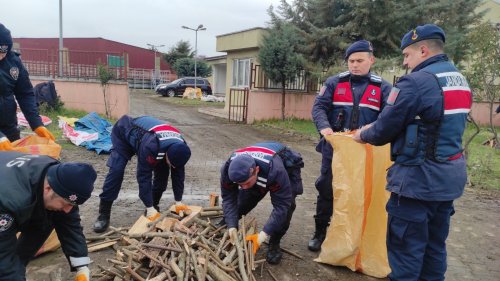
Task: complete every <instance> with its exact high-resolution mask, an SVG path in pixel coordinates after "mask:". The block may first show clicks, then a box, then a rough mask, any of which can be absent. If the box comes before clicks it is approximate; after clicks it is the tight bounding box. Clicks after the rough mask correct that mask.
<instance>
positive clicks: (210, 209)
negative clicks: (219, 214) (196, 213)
mask: <svg viewBox="0 0 500 281" xmlns="http://www.w3.org/2000/svg"><path fill="white" fill-rule="evenodd" d="M201 211H202V212H205V211H222V206H215V207H203V209H201Z"/></svg>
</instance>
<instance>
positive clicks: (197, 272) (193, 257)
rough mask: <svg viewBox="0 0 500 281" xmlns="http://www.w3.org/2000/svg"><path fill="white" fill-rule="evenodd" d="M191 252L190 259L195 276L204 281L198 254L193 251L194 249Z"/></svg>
mask: <svg viewBox="0 0 500 281" xmlns="http://www.w3.org/2000/svg"><path fill="white" fill-rule="evenodd" d="M189 251H190V257H191V261H192V265H193V268H194V274H195V275H196V279H197V280H200V281H202V276H201V269H200V266H199V265H198V260H197V257H196V252H195V251H193V250H192V249H190V250H189Z"/></svg>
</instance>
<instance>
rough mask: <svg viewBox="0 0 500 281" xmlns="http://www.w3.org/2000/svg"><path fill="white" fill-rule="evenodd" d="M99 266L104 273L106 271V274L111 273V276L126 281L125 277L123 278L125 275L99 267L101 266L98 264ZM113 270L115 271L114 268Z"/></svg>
mask: <svg viewBox="0 0 500 281" xmlns="http://www.w3.org/2000/svg"><path fill="white" fill-rule="evenodd" d="M97 266H98V267H99V268H100V269H101V270H102V271H104V272H106V273H109V274H111V275H113V276H117V277H118V278H120V279H122V280H123V279H125V277H123V275H121V274H120V273H118V272H115V271H112V270H111V269H107V268H105V267H104V266H102V265H99V264H98V265H97ZM113 269H114V268H113Z"/></svg>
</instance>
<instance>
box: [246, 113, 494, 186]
mask: <svg viewBox="0 0 500 281" xmlns="http://www.w3.org/2000/svg"><path fill="white" fill-rule="evenodd" d="M255 125H256V126H259V127H270V128H274V129H278V130H282V131H290V132H294V133H297V134H302V135H306V136H309V137H312V138H317V137H318V132H317V130H316V126H315V125H314V123H313V122H312V121H311V120H301V119H293V118H290V119H286V120H285V121H281V120H266V121H259V122H256V123H255ZM497 131H500V128H497ZM474 132H475V128H474V126H473V125H471V124H468V126H467V129H466V131H465V133H464V138H463V141H464V143H465V141H467V140H468V139H469V138H470V136H471V135H472V134H473V133H474ZM491 136H492V134H491V132H489V131H488V128H487V127H482V128H481V131H480V133H479V134H478V135H477V136H476V137H475V138H474V139H473V140H472V142H471V144H470V145H469V152H468V159H467V173H468V175H469V180H470V183H471V184H472V186H474V187H479V188H484V189H493V190H500V184H499V183H500V149H494V148H491V147H489V146H485V145H482V143H483V142H484V141H486V140H487V139H489V138H490V137H491Z"/></svg>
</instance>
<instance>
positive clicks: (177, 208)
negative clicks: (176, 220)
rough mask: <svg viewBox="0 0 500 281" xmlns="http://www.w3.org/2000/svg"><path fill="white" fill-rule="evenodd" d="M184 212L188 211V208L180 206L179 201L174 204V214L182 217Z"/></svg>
mask: <svg viewBox="0 0 500 281" xmlns="http://www.w3.org/2000/svg"><path fill="white" fill-rule="evenodd" d="M186 210H189V208H188V206H186V205H184V204H182V202H181V201H176V202H175V213H176V214H178V215H180V216H183V215H184V213H185V211H186ZM181 213H182V214H181Z"/></svg>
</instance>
